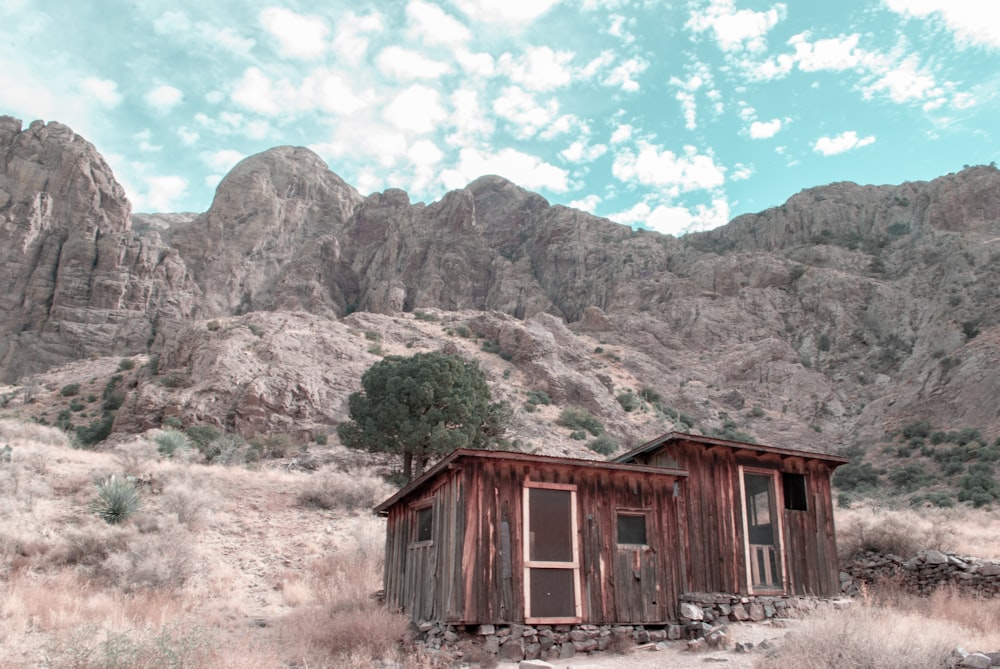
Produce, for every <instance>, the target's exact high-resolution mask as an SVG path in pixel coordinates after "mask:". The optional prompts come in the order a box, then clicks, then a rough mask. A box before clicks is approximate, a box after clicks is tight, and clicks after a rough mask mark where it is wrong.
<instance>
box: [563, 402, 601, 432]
mask: <svg viewBox="0 0 1000 669" xmlns="http://www.w3.org/2000/svg"><path fill="white" fill-rule="evenodd" d="M556 425H561V426H563V427H568V428H570V429H571V430H573V431H583V430H585V431H587V432H589V433H590V434H591V435H593V436H595V437H599V436H601V434H602V433H603V432H604V425H603V424H602V423H601V421H599V420H597V418H595V417H594V416H593V415H592V414H591V413H590V412H589V411H587V410H586V409H584V408H582V407H566V408H565V409H563V410H562V411H561V412H560V413H559V418H557V419H556Z"/></svg>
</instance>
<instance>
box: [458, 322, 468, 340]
mask: <svg viewBox="0 0 1000 669" xmlns="http://www.w3.org/2000/svg"><path fill="white" fill-rule="evenodd" d="M455 334H457V335H458V336H459V337H463V338H464V339H468V338H469V337H471V336H472V330H470V329H469V328H468V326H466V325H458V326H456V327H455Z"/></svg>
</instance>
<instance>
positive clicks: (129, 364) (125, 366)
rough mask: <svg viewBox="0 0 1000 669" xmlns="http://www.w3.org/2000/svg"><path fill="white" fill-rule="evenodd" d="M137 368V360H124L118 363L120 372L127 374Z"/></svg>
mask: <svg viewBox="0 0 1000 669" xmlns="http://www.w3.org/2000/svg"><path fill="white" fill-rule="evenodd" d="M134 367H135V360H133V359H132V358H122V359H121V360H119V361H118V371H119V372H127V371H128V370H130V369H133V368H134Z"/></svg>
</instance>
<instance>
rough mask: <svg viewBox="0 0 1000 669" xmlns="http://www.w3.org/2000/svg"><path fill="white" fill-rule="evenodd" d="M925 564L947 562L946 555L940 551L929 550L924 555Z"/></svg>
mask: <svg viewBox="0 0 1000 669" xmlns="http://www.w3.org/2000/svg"><path fill="white" fill-rule="evenodd" d="M924 560H925V561H926V562H927V564H948V556H947V555H945V554H944V553H942V552H941V551H935V550H929V551H927V553H926V554H925V555H924Z"/></svg>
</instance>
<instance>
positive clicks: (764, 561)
mask: <svg viewBox="0 0 1000 669" xmlns="http://www.w3.org/2000/svg"><path fill="white" fill-rule="evenodd" d="M741 469H742V468H741ZM741 473H742V486H741V487H742V488H743V521H744V528H745V529H746V534H745V542H746V559H747V581H748V584H747V585H748V591H749V592H751V593H754V592H784V589H785V585H784V581H785V579H784V572H785V568H784V555H783V550H782V546H783V541H782V532H781V510H780V507H779V506H778V498H777V494H776V489H777V486H776V485H775V479H776V476H775V472H768V471H758V470H751V469H746V470H742V471H741Z"/></svg>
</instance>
